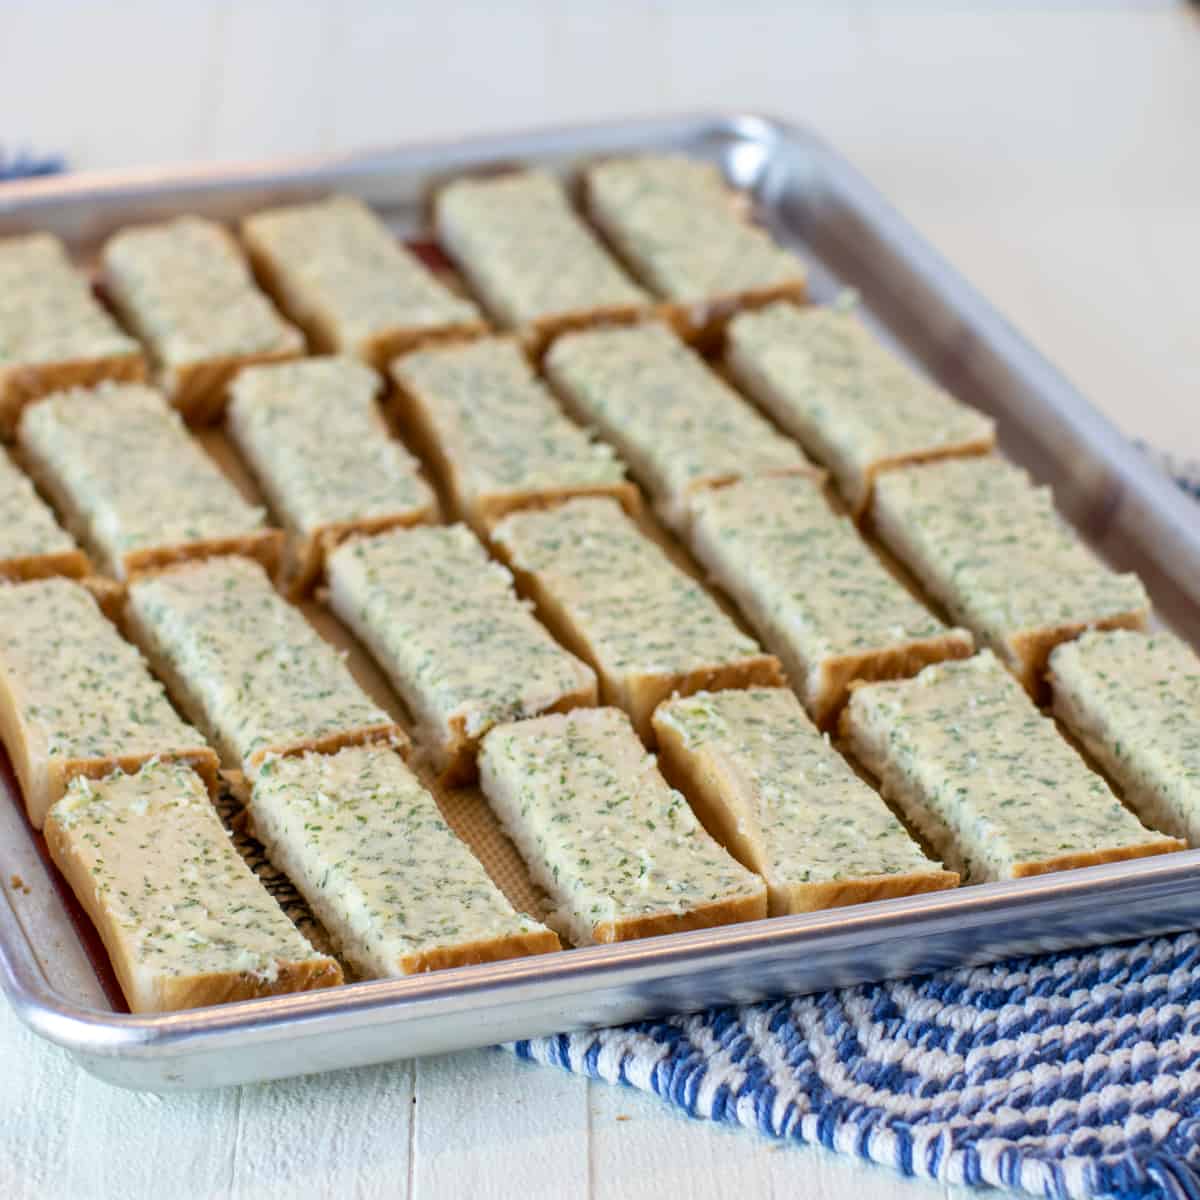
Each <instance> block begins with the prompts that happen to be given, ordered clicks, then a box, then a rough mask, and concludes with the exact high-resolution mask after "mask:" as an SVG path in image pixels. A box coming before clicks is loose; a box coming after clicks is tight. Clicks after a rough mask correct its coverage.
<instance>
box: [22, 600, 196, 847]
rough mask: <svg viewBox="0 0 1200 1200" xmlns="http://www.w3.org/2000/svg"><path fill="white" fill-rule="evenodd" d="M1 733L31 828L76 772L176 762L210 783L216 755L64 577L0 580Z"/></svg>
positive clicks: (89, 602) (92, 603)
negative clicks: (187, 765)
mask: <svg viewBox="0 0 1200 1200" xmlns="http://www.w3.org/2000/svg"><path fill="white" fill-rule="evenodd" d="M0 738H2V739H3V741H4V745H5V748H6V749H7V750H8V755H9V758H10V759H11V760H12V764H13V770H14V771H15V772H16V775H17V779H18V780H19V781H20V784H21V794H22V796H23V797H24V800H25V808H26V811H27V812H28V813H29V819H30V821H31V822H32V823H33V825H34V827H35V828H37V829H40V828H41V827H42V822H43V820H44V819H45V816H46V811H47V810H48V809H49V807H50V805H51V804H53V803H54V801H55V800H57V799H58V797H59V796H61V795H62V794H63V792H64V790H65V789H66V787H67V784H68V783H69V782H70V781H71V780H72V779H73V778H75V777H76V776H80V775H82V776H87V777H89V778H92V779H97V778H101V777H103V776H105V775H109V774H111V773H112V772H113V771H116V770H122V771H131V770H133V771H135V770H137V769H138V767H140V766H141V765H142V763H144V762H146V761H147V760H149V759H152V758H157V759H182V760H184V761H186V762H189V763H191V764H192V766H194V767H195V769H196V770H197V771H198V772H199V773H200V775H201V776H202V777H203V778H204V780H205V782H206V783H207V785H208V787H209V789H210V790H212V791H214V792H215V790H216V784H217V756H216V754H215V753H214V752H213V751H212V750H211V749H210V748H209V747H208V746H206V745H205V744H204V739H203V738H202V737H201V736H200V734H199V733H197V732H196V731H195V730H194V729H193V728H192V727H191V726H190V725H187V724H185V723H184V722H183V721H182V720H181V719H180V718H179V716H178V715H177V714H176V712H175V710H174V709H173V708H172V707H171V705H170V703H169V701H168V700H167V696H166V692H165V691H164V690H163V686H162V684H161V683H159V682H158V680H156V679H155V678H154V677H153V676H152V675H151V674H150V671H149V669H148V668H147V666H146V663H145V662H144V661H143V659H142V657H141V655H140V654H138V652H137V650H136V649H135V648H134V647H133V646H131V645H130V644H129V643H128V642H126V641H125V640H124V639H123V638H122V637H121V635H120V634H119V633H118V632H117V630H116V628H115V627H114V626H113V625H112V624H111V623H110V622H109V621H108V620H107V618H106V617H105V616H104V615H103V614H102V613H101V611H100V609H99V607H98V605H97V604H96V601H95V600H94V599H93V597H92V595H91V593H90V592H89V591H88V589H87V588H86V587H84V586H83V585H82V584H80V583H76V582H74V581H73V580H69V579H42V580H36V581H34V582H31V583H19V584H0Z"/></svg>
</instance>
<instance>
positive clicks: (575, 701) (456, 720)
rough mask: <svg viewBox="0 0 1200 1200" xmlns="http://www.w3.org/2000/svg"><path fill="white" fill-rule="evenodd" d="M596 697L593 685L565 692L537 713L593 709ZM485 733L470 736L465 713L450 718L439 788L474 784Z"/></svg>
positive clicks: (442, 749)
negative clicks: (480, 745) (480, 746)
mask: <svg viewBox="0 0 1200 1200" xmlns="http://www.w3.org/2000/svg"><path fill="white" fill-rule="evenodd" d="M598 699H599V697H598V694H597V690H596V688H595V687H594V686H592V687H581V688H578V689H576V690H575V691H573V692H567V693H566V694H565V695H563V696H560V697H559V698H558V699H557V700H555V701H554V703H553V704H550V705H547V706H546V707H545V708H542V709H539V710H538V712H537V714H536V715H537V716H539V717H545V716H549V715H550V714H551V713H565V712H570V711H571V709H573V708H595V706H596V704H597V702H598ZM489 728H491V727H490V726H489ZM487 733H488V730H487V729H484V730H483V731H481V732H480V733H477V734H475V735H474V736H472V735H471V734H468V733H467V718H466V717H465V716H463V715H462V714H459V715H458V716H455V717H452V718H451V720H450V729H449V737H448V739H447V740H446V741H445V742H443V743H442V744H441V745H440V746H439V747H438V748H437V757H438V758H439V759H440V760H441V763H442V765H441V767H440V769H439V770H438V775H437V781H438V783H439V784H440V785H441V786H442V787H461V786H463V785H465V784H470V783H474V782H475V781H476V780H477V779H478V778H479V762H478V758H479V743H480V742H481V741H483V739H484V737H485V736H486V735H487Z"/></svg>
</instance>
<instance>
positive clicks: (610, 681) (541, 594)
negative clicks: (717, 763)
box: [495, 543, 784, 746]
mask: <svg viewBox="0 0 1200 1200" xmlns="http://www.w3.org/2000/svg"><path fill="white" fill-rule="evenodd" d="M495 551H496V553H497V555H498V556H499V557H500V558H501V559H502V560H503V561H504V563H505V565H506V566H507V567H508V568H509V570H510V571H512V574H513V578H514V579H515V580H516V583H517V590H518V591H519V592H520V593H521V595H522V596H524V597H526V598H527V599H528V600H531V601H532V602H533V605H534V608H535V609H536V610H537V615H538V617H539V618H540V620H541V621H542V623H543V624H544V625H545V626H546V627H547V628H548V629H549V630H550V632H551V633H552V634H553V635H554V637H555V639H556V640H557V641H559V642H561V643H562V644H563V645H564V646H566V648H567V649H568V650H570V651H571V653H572V654H574V655H576V657H578V658H581V659H583V661H584V662H586V663H587V664H588V666H590V667H591V668H592V670H593V671H595V672H596V678H597V679H598V680H599V681H600V702H601V703H602V704H612V705H616V706H617V707H618V708H622V709H624V710H625V712H626V713H627V714H628V716H629V719H630V720H631V721H632V722H633V727H634V729H635V730H637V734H638V736H639V737H640V738H641V739H642V741H643V742H645V743H646V744H647V745H648V746H653V745H654V726H653V723H652V721H651V718H652V716H653V715H654V710H655V709H656V708H657V707H658V706H659V704H661V703H662V701H663V700H665V699H667V697H668V696H673V695H679V696H691V695H693V694H694V693H696V692H702V691H708V692H719V691H723V690H724V689H725V688H746V687H775V686H782V685H783V684H784V677H783V669H782V667H781V666H780V664H779V660H778V659H777V658H776V657H775V656H774V655H772V654H766V653H762V654H757V655H753V656H748V657H746V658H742V659H739V660H738V661H736V662H732V663H713V664H712V665H710V666H706V667H699V668H697V669H695V670H691V671H670V672H647V673H645V674H641V675H632V676H622V677H618V676H614V675H612V674H610V673H609V672H608V671H606V670H605V669H604V667H603V666H602V665H601V663H600V658H599V655H598V654H597V652H596V649H595V647H594V646H593V645H592V643H591V641H590V640H589V638H588V636H587V634H586V632H585V631H584V630H583V629H581V628H580V627H579V626H578V625H576V624H575V622H574V621H573V620H572V619H571V616H570V614H569V613H568V612H567V610H566V608H565V607H564V606H563V605H562V604H560V603H559V601H558V599H557V598H556V597H555V596H554V595H553V593H552V592H551V591H550V589H549V588H547V587H546V586H545V584H544V583H543V582H542V580H541V579H540V578H539V577H538V575H537V574H536V573H535V572H532V571H526V570H523V569H522V568H521V567H518V566H517V565H516V564H515V563H514V561H513V558H512V555H511V554H509V553H508V551H507V549H506V548H505V547H504V546H502V545H500V544H498V543H497V544H496V545H495Z"/></svg>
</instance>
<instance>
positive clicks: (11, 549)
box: [0, 447, 89, 581]
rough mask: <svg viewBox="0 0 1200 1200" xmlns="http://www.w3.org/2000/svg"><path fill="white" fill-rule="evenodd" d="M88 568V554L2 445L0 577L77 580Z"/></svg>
mask: <svg viewBox="0 0 1200 1200" xmlns="http://www.w3.org/2000/svg"><path fill="white" fill-rule="evenodd" d="M88 568H89V564H88V559H87V555H86V554H84V552H83V551H82V550H80V549H79V547H78V546H77V545H76V544H75V541H74V539H73V538H72V537H71V535H70V534H69V533H67V531H66V530H65V529H63V528H62V526H60V525H59V523H58V522H57V521H56V520H55V519H54V514H53V513H52V512H51V511H50V509H49V508H48V507H47V506H46V503H45V501H43V500H42V498H41V496H39V495H38V494H37V491H36V490H35V488H34V486H33V483H32V482H31V480H30V479H29V477H28V476H27V475H25V474H24V472H22V471H21V470H19V469H18V467H17V465H16V463H14V462H13V460H12V458H11V457H9V455H8V452H7V451H6V450H4V449H3V448H2V447H0V580H16V581H20V580H24V579H45V578H47V577H48V576H51V575H65V576H68V577H70V578H72V579H78V578H79V577H80V576H82V575H86V574H87V572H88Z"/></svg>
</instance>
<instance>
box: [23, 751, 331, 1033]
mask: <svg viewBox="0 0 1200 1200" xmlns="http://www.w3.org/2000/svg"><path fill="white" fill-rule="evenodd" d="M46 845H47V847H48V848H49V850H50V857H51V858H52V859H53V860H54V863H55V865H56V866H57V867H58V869H59V870H60V871H61V872H62V873H63V875H64V876H65V877H66V880H67V882H68V883H69V884H70V885H71V889H72V890H73V891H74V893H75V895H76V897H77V898H78V900H79V902H80V904H81V905H82V906H83V908H84V910H85V911H86V912H87V914H88V916H89V917H91V919H92V923H93V924H94V925H95V926H96V929H97V931H98V932H99V934H100V937H101V939H102V940H103V942H104V945H105V948H106V949H107V950H108V954H109V958H110V959H111V960H112V965H113V970H114V971H115V972H116V975H117V979H118V981H119V982H120V984H121V990H122V991H123V992H124V993H125V999H126V1001H127V1002H128V1004H129V1007H130V1009H131V1011H133V1012H135V1013H150V1012H169V1011H173V1010H177V1009H183V1008H199V1007H201V1006H202V1005H208V1004H225V1003H228V1002H229V1001H232V1000H251V999H254V998H256V997H258V996H276V995H279V994H281V993H284V992H301V991H310V990H312V989H314V988H323V987H333V986H335V985H336V984H339V983H341V982H342V971H341V968H340V967H339V966H338V964H337V963H336V962H335V961H334V960H333V959H332V958H328V957H326V956H325V955H323V954H319V953H318V952H317V951H316V950H315V949H314V948H313V947H312V946H311V945H310V944H309V942H308V941H307V940H306V939H305V937H304V936H303V934H301V933H300V931H299V930H298V929H297V928H296V927H295V926H294V925H293V924H292V922H291V921H290V920H289V919H288V918H287V916H286V915H285V914H284V912H283V910H282V909H281V908H280V907H279V905H278V904H276V902H275V901H274V900H273V899H272V897H271V895H270V893H269V892H268V891H267V889H266V888H265V887H264V886H263V885H262V883H261V882H260V881H259V879H258V877H257V876H256V875H255V874H254V872H253V871H252V870H251V869H250V867H249V866H248V865H247V863H246V862H245V860H244V859H243V858H242V856H241V855H240V854H239V853H238V852H237V850H236V849H235V848H234V846H233V843H232V842H231V841H230V840H229V834H228V833H227V832H226V830H225V827H224V826H223V825H222V824H221V821H220V818H219V817H218V816H217V812H216V809H215V808H214V807H213V805H212V803H211V801H210V800H209V797H208V794H207V792H206V791H205V790H204V785H203V783H202V782H201V781H200V778H199V776H197V775H196V773H195V772H194V771H192V770H190V769H189V768H188V767H187V766H185V765H183V764H181V763H164V762H152V763H148V764H147V765H146V766H144V767H143V768H142V769H141V770H140V771H139V772H138V773H137V774H136V775H121V774H118V775H111V776H109V777H108V778H106V779H101V780H96V781H92V780H87V779H75V780H73V781H72V783H71V785H70V787H69V788H68V789H67V794H66V795H65V796H64V797H63V798H62V799H61V800H59V801H58V803H57V804H55V806H54V807H53V808H52V809H51V810H50V815H49V816H48V817H47V819H46Z"/></svg>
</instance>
